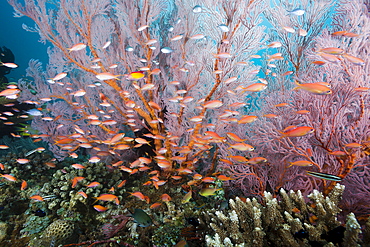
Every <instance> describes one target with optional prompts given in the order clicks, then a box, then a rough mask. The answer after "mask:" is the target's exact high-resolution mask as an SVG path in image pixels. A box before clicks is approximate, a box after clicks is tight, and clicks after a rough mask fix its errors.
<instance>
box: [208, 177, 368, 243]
mask: <svg viewBox="0 0 370 247" xmlns="http://www.w3.org/2000/svg"><path fill="white" fill-rule="evenodd" d="M343 190H344V186H343V185H339V184H337V185H336V186H335V187H334V189H333V191H332V192H331V193H330V194H329V195H328V196H326V197H325V196H323V194H322V193H320V192H318V191H316V190H314V191H313V192H312V193H311V194H310V195H309V196H308V198H309V199H310V202H305V198H304V197H303V196H302V194H301V192H300V191H297V192H294V191H290V193H289V194H288V193H286V192H285V191H284V190H283V189H281V190H280V201H278V199H277V198H273V197H272V196H271V194H270V193H268V192H266V193H265V196H264V198H263V202H262V203H258V202H257V200H256V199H255V198H253V199H246V201H245V202H243V201H242V200H241V199H240V198H238V197H237V198H236V199H235V200H232V199H231V200H230V209H229V210H227V211H225V212H222V211H213V212H205V214H204V216H203V220H205V223H206V224H209V225H210V227H211V228H212V229H213V231H214V233H213V234H212V236H210V235H207V236H206V242H207V246H217V247H220V246H252V245H253V246H261V247H262V246H291V247H294V246H297V247H299V246H313V245H315V246H335V244H339V245H340V246H360V244H361V243H363V242H365V241H368V238H369V236H367V235H366V234H368V232H369V229H368V227H367V228H366V230H365V231H364V237H363V239H362V240H361V239H360V233H361V227H360V225H359V223H358V222H357V220H356V218H355V216H354V214H352V213H351V214H349V215H348V216H347V221H346V223H345V227H343V226H342V224H341V222H339V221H338V220H337V214H338V213H339V212H340V211H341V209H340V208H339V207H338V203H339V201H340V199H341V196H342V193H343ZM368 224H369V223H368Z"/></svg>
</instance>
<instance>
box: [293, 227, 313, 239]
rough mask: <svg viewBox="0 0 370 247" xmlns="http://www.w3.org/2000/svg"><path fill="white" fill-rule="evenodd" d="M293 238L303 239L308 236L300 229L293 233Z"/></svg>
mask: <svg viewBox="0 0 370 247" xmlns="http://www.w3.org/2000/svg"><path fill="white" fill-rule="evenodd" d="M294 237H295V238H299V239H301V240H302V239H304V238H308V237H309V235H308V232H307V231H305V230H303V229H301V230H299V231H298V232H296V233H294Z"/></svg>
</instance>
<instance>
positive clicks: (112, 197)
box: [96, 194, 119, 205]
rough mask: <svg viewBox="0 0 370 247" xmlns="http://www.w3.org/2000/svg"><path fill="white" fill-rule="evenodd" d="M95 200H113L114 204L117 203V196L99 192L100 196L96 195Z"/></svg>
mask: <svg viewBox="0 0 370 247" xmlns="http://www.w3.org/2000/svg"><path fill="white" fill-rule="evenodd" d="M96 200H99V201H106V202H112V201H114V202H115V204H116V205H119V200H118V197H117V196H116V195H112V194H101V195H100V196H98V197H97V198H96Z"/></svg>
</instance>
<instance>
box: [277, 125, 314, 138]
mask: <svg viewBox="0 0 370 247" xmlns="http://www.w3.org/2000/svg"><path fill="white" fill-rule="evenodd" d="M314 131H315V129H314V128H312V127H309V126H299V127H296V126H294V127H292V128H289V129H288V130H286V131H284V132H281V131H280V133H281V134H282V137H281V138H284V137H299V136H304V135H308V134H310V133H312V132H314Z"/></svg>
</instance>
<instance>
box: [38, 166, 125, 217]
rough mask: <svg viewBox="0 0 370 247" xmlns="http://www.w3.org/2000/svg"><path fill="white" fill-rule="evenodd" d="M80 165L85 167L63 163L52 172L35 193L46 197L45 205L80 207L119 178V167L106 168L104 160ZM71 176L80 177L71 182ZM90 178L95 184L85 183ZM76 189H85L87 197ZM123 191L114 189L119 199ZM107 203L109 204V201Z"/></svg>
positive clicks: (50, 206)
mask: <svg viewBox="0 0 370 247" xmlns="http://www.w3.org/2000/svg"><path fill="white" fill-rule="evenodd" d="M81 165H83V166H84V167H85V168H84V169H75V168H73V167H70V166H66V167H64V168H63V169H61V170H58V171H56V172H55V173H54V174H53V179H52V180H51V181H50V182H47V183H45V184H44V185H43V187H42V188H41V189H40V191H39V192H38V194H40V195H42V196H45V197H46V198H49V200H46V201H47V204H48V206H47V208H48V209H50V210H59V211H64V210H67V211H68V210H72V209H74V210H76V211H84V210H86V207H87V206H90V204H92V203H93V202H94V201H95V200H94V199H92V198H94V197H98V196H99V195H100V194H103V193H109V190H110V189H111V188H113V187H117V185H119V184H120V183H121V182H122V173H121V171H119V170H117V169H112V170H109V169H108V168H107V167H106V165H105V164H104V163H95V164H92V163H89V162H84V163H81ZM75 177H81V178H83V179H82V180H81V181H80V182H78V183H77V184H76V185H74V186H73V185H72V179H73V178H75ZM92 182H98V184H97V185H94V186H89V185H90V184H91V183H92ZM78 192H84V193H86V195H87V196H88V198H84V196H82V195H80V194H78ZM125 193H126V190H125V188H120V189H119V190H116V191H115V194H116V195H117V196H118V199H119V200H122V198H123V195H124V194H125ZM126 196H127V195H126ZM109 205H110V206H112V205H113V204H109ZM81 207H83V209H81Z"/></svg>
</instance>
